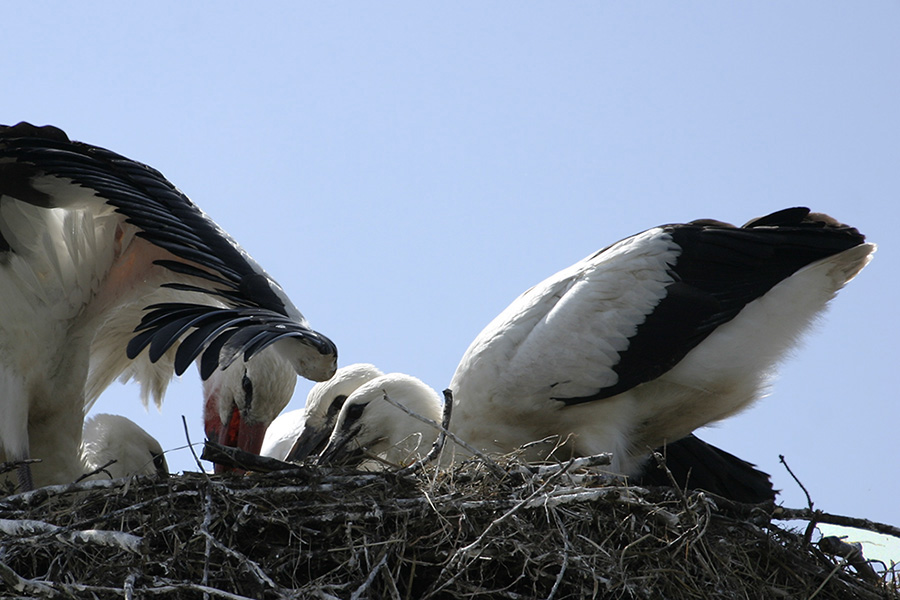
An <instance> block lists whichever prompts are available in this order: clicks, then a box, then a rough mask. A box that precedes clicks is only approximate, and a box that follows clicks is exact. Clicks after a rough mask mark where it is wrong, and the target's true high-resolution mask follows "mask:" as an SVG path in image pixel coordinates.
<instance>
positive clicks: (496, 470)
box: [384, 389, 507, 479]
mask: <svg viewBox="0 0 900 600" xmlns="http://www.w3.org/2000/svg"><path fill="white" fill-rule="evenodd" d="M384 399H385V400H387V401H388V402H389V403H390V404H393V405H394V406H396V407H397V408H399V409H400V410H402V411H403V412H405V413H406V414H408V415H409V416H411V417H413V418H414V419H418V420H419V421H422V422H423V423H427V424H428V425H431V426H432V427H434V428H435V429H437V430H438V431H441V432H442V433H444V434H446V435H447V437H449V438H450V439H451V440H453V441H454V442H455V443H456V444H458V445H460V446H462V447H463V448H464V449H465V450H466V451H467V452H468V453H470V454H472V455H473V456H476V457H478V458H479V459H480V460H481V461H482V462H483V463H484V464H485V465H486V466H487V467H488V469H489V470H490V471H491V472H492V473H493V474H494V475H495V476H496V477H497V478H498V479H503V478H504V477H506V476H507V472H506V471H505V470H504V469H503V467H501V466H500V465H498V464H497V463H496V462H494V461H493V460H492V459H491V458H490V457H488V456H487V455H486V454H484V453H483V452H481V451H480V450H478V449H477V448H475V447H474V446H471V445H470V444H469V443H468V442H466V441H465V440H463V439H461V438H460V437H458V436H457V435H456V434H455V433H453V432H452V431H450V430H449V429H448V428H447V427H442V426H441V425H438V424H437V423H435V422H434V421H432V420H431V419H429V418H427V417H423V416H422V415H420V414H417V413H415V412H413V411H411V410H409V409H408V408H406V407H405V406H403V405H402V404H400V403H399V402H397V401H396V400H394V399H392V398H390V397H388V395H387V394H385V395H384ZM444 402H445V403H447V402H449V403H451V404H452V403H453V392H452V391H451V390H449V389H447V390H444Z"/></svg>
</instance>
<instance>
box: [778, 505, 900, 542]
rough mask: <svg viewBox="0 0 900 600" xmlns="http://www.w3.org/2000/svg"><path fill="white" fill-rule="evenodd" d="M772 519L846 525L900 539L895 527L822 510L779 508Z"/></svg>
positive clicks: (898, 529)
mask: <svg viewBox="0 0 900 600" xmlns="http://www.w3.org/2000/svg"><path fill="white" fill-rule="evenodd" d="M772 518H773V519H778V520H780V521H794V520H797V521H814V522H816V523H828V524H830V525H844V526H845V527H855V528H856V529H865V530H866V531H874V532H875V533H883V534H884V535H890V536H893V537H896V538H900V527H894V526H893V525H888V524H886V523H878V522H876V521H869V520H868V519H858V518H856V517H845V516H842V515H833V514H831V513H826V512H822V511H820V510H810V509H808V508H784V507H782V506H779V507H777V508H776V509H775V510H774V511H772Z"/></svg>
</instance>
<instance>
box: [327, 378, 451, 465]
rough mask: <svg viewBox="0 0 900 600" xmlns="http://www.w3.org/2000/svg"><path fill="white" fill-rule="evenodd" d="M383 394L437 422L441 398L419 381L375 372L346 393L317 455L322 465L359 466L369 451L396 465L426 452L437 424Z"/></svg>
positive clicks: (435, 432) (438, 421)
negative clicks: (400, 406)
mask: <svg viewBox="0 0 900 600" xmlns="http://www.w3.org/2000/svg"><path fill="white" fill-rule="evenodd" d="M385 396H387V397H388V398H390V399H391V400H393V401H394V402H396V403H398V404H400V405H402V406H405V407H406V408H407V409H409V411H411V412H413V413H415V414H416V415H419V416H422V417H425V418H427V419H430V420H431V421H434V422H435V423H440V421H441V400H440V398H439V396H438V394H437V392H435V391H434V390H433V389H431V388H430V387H429V386H427V385H425V384H424V383H422V381H420V380H418V379H416V378H415V377H411V376H410V375H404V374H402V373H391V374H388V375H384V376H382V377H378V378H377V379H373V380H372V381H369V382H368V383H366V384H364V385H363V386H361V387H360V388H359V389H357V390H356V391H355V392H354V393H353V394H351V395H350V397H349V398H347V401H346V402H345V403H344V407H343V408H342V409H341V412H340V414H339V415H338V418H337V422H336V423H335V426H334V431H333V432H332V434H331V437H330V438H329V440H328V445H327V446H326V447H325V449H324V450H322V453H321V454H320V455H319V463H320V464H322V463H348V464H352V465H358V464H359V463H361V462H363V459H364V458H365V456H367V455H368V456H371V455H377V456H379V457H380V458H382V459H384V460H386V461H387V462H389V463H394V464H400V463H405V462H410V461H411V460H415V459H417V458H419V457H420V456H424V455H425V454H426V453H427V452H428V450H429V449H430V448H431V444H432V443H433V442H434V440H435V439H436V438H437V434H438V429H437V427H436V426H434V425H429V424H428V423H425V422H423V421H421V420H419V419H417V418H416V417H415V416H413V415H410V414H408V413H407V412H405V411H404V410H403V409H401V408H398V407H397V406H395V405H394V404H392V403H391V402H389V401H388V400H386V399H385Z"/></svg>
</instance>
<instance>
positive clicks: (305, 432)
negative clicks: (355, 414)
mask: <svg viewBox="0 0 900 600" xmlns="http://www.w3.org/2000/svg"><path fill="white" fill-rule="evenodd" d="M381 375H383V373H382V372H381V371H379V370H378V369H377V368H376V367H375V366H374V365H370V364H365V363H358V364H354V365H350V366H347V367H342V368H340V369H338V370H337V373H335V374H334V377H332V378H331V379H330V380H328V381H323V382H322V383H317V384H316V385H314V386H313V388H312V389H311V390H310V391H309V395H308V396H307V397H306V422H305V424H304V426H303V429H302V431H301V432H300V435H299V436H297V440H296V441H295V442H294V445H293V447H292V448H291V451H290V452H289V453H288V455H287V460H291V461H298V462H299V461H303V460H305V459H306V458H307V457H309V456H313V455H315V454H318V453H319V452H320V451H321V450H322V448H324V447H325V444H326V443H327V442H328V437H329V436H330V435H331V431H332V430H333V429H334V424H335V422H336V421H337V418H338V414H339V413H340V412H341V407H343V406H344V402H345V401H346V400H347V398H348V397H349V396H350V394H352V393H353V392H355V391H356V390H357V388H359V387H360V386H361V385H363V384H364V383H366V382H367V381H371V380H373V379H375V378H376V377H380V376H381Z"/></svg>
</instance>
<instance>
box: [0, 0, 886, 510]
mask: <svg viewBox="0 0 900 600" xmlns="http://www.w3.org/2000/svg"><path fill="white" fill-rule="evenodd" d="M5 23H6V26H5V27H4V35H3V42H4V44H3V45H4V52H3V53H2V56H0V66H2V70H0V73H2V78H3V86H2V87H3V92H2V95H0V108H2V110H0V116H2V121H3V122H6V123H12V122H16V121H19V120H23V119H24V120H30V121H32V122H35V123H39V124H43V123H53V124H56V125H58V126H60V127H62V128H64V129H65V130H66V131H67V132H68V133H69V134H70V135H71V136H72V137H73V138H75V139H80V140H84V141H87V142H91V143H94V144H97V145H101V146H105V147H108V148H110V149H113V150H115V151H117V152H120V153H123V154H125V155H127V156H130V157H132V158H135V159H137V160H141V161H143V162H146V163H149V164H151V165H153V166H155V167H156V168H158V169H160V170H161V171H162V172H163V173H165V174H166V175H167V176H168V177H169V179H171V180H172V181H173V182H174V183H175V184H176V185H178V186H179V187H181V188H182V189H183V190H184V191H185V192H186V193H188V195H190V196H191V197H192V198H193V199H194V201H195V202H196V203H197V204H199V205H200V206H201V207H202V208H203V209H204V210H206V211H207V212H208V213H209V214H210V215H211V216H212V217H213V218H214V219H215V220H216V221H217V222H218V223H219V224H220V225H222V226H223V227H224V228H225V229H226V230H227V231H229V232H230V233H231V234H232V235H233V236H234V237H235V238H236V239H237V240H239V241H240V243H241V244H242V245H243V246H244V247H245V248H246V249H247V250H248V251H249V252H250V253H251V254H253V255H254V257H255V258H256V259H257V260H258V261H259V262H260V263H261V264H262V265H264V266H265V268H266V269H267V270H268V271H269V272H270V273H271V274H272V275H273V276H274V277H275V278H276V279H278V280H279V281H280V282H281V284H282V285H283V286H284V287H285V289H286V290H287V292H288V293H289V294H290V295H291V297H292V298H293V299H294V302H295V303H296V304H297V305H298V306H299V307H300V309H301V310H302V311H303V312H304V313H305V314H306V316H307V317H308V318H309V320H310V321H311V322H312V324H313V325H314V326H315V327H316V328H317V329H319V330H320V331H322V332H324V333H326V334H327V335H328V336H330V337H331V338H332V339H333V340H334V341H335V342H336V343H337V344H338V346H339V349H340V356H341V363H342V364H349V363H351V362H360V361H365V362H373V363H375V364H377V365H378V366H379V367H380V368H382V369H383V370H385V371H403V372H407V373H411V374H414V375H417V376H419V377H420V378H422V379H423V380H425V381H426V382H428V383H429V384H431V385H433V386H434V387H435V388H437V389H443V388H444V387H446V385H447V384H448V383H449V381H450V377H451V375H452V373H453V371H454V369H455V367H456V364H457V362H458V360H459V358H460V356H461V355H462V353H463V351H464V350H465V349H466V347H467V346H468V344H469V342H470V341H471V340H472V339H473V338H474V337H475V335H476V334H477V333H478V332H479V331H480V330H481V328H482V327H484V325H486V324H487V323H488V321H489V320H490V319H491V318H492V317H493V316H494V315H496V314H497V313H498V312H499V311H500V310H501V309H503V308H504V307H505V306H506V305H507V304H508V303H509V302H511V301H512V300H513V298H515V297H516V296H517V295H518V294H519V293H521V292H522V291H524V290H525V289H526V288H528V287H529V286H531V285H533V284H534V283H537V282H538V281H540V280H541V279H543V278H544V277H546V276H548V275H550V274H551V273H554V272H555V271H557V270H559V269H561V268H563V267H565V266H568V265H569V264H571V263H573V262H575V261H576V260H579V259H581V258H582V257H584V256H585V255H587V254H589V253H591V252H593V251H594V250H596V249H598V248H601V247H603V246H606V245H607V244H609V243H611V242H613V241H615V240H618V239H620V238H622V237H625V236H628V235H631V234H633V233H636V232H638V231H641V230H644V229H647V228H649V227H651V226H654V225H658V224H662V223H668V222H681V221H686V220H690V219H694V218H700V217H712V218H717V219H721V220H725V221H731V222H737V223H743V222H744V221H746V220H748V219H749V218H751V217H754V216H758V215H762V214H765V213H767V212H770V211H772V210H776V209H779V208H784V207H787V206H794V205H808V206H810V207H812V208H813V209H814V210H818V211H823V212H827V213H830V214H832V215H833V216H835V217H837V218H838V219H841V220H843V221H845V222H849V223H851V224H853V225H855V226H857V227H859V228H860V229H861V230H862V231H863V232H864V233H866V234H867V235H868V236H869V238H870V240H871V241H874V242H876V243H878V244H879V245H880V249H879V251H878V253H877V254H876V257H875V260H874V261H873V262H872V264H871V265H870V266H869V267H868V268H867V269H866V270H865V271H864V272H863V273H862V274H861V276H860V277H859V278H858V279H857V280H856V281H854V282H852V283H851V284H850V286H849V287H848V288H847V289H845V290H844V291H843V292H842V293H841V294H840V296H839V297H838V298H837V300H836V301H835V302H834V303H833V305H832V310H831V311H830V312H829V314H828V315H827V317H826V318H825V319H824V320H823V321H822V322H821V323H820V324H819V327H818V328H817V330H816V331H815V332H814V333H813V335H810V336H809V337H808V338H807V340H806V343H805V344H804V346H803V347H802V349H801V350H800V351H798V352H797V353H796V356H795V357H794V358H792V359H791V360H789V361H787V362H786V363H785V364H784V365H783V366H782V368H781V371H780V376H779V378H778V379H777V381H776V382H775V385H774V387H773V388H772V393H771V395H770V396H769V397H767V398H765V399H764V400H762V401H760V402H759V403H758V404H757V405H755V406H754V407H753V408H751V409H750V410H748V411H747V412H746V413H744V414H743V415H741V416H739V417H737V418H732V419H730V420H728V421H726V422H725V423H723V424H721V425H719V426H717V427H715V428H712V429H705V430H701V431H700V432H699V433H700V435H701V436H702V437H703V438H705V439H707V440H708V441H710V442H712V443H715V444H718V445H720V446H722V447H724V448H726V449H728V450H729V451H731V452H733V453H736V454H738V455H740V456H742V457H744V458H745V459H747V460H750V461H752V462H755V463H757V464H759V465H760V466H761V467H762V468H763V469H765V470H767V471H768V472H770V473H772V475H773V477H774V480H775V483H776V486H777V487H778V488H781V489H782V490H783V494H782V499H783V500H784V502H785V503H786V504H788V505H790V506H801V505H803V504H804V503H805V500H804V498H803V495H802V493H801V491H800V490H799V489H798V488H797V486H796V485H795V484H794V483H793V482H792V481H791V479H790V478H789V476H788V475H787V474H786V472H785V471H784V470H783V468H782V467H781V466H779V464H778V455H779V454H784V455H786V456H787V458H788V460H789V462H790V464H791V466H792V468H793V469H794V470H795V472H796V473H797V474H798V475H799V477H800V478H801V479H802V480H803V482H804V483H805V484H806V486H807V487H808V488H809V490H810V492H811V494H812V496H813V499H814V500H815V501H816V503H817V506H818V507H819V508H822V509H824V510H828V511H833V512H838V513H847V514H852V515H855V516H859V517H868V518H871V519H875V520H881V521H888V522H892V523H894V524H898V522H900V516H898V513H897V512H896V498H897V496H898V492H900V489H898V488H900V483H898V482H900V473H898V471H900V407H898V402H897V400H898V394H897V391H896V385H895V384H894V377H895V375H896V372H897V368H898V358H900V353H898V350H897V347H898V339H900V326H898V319H897V309H896V307H897V297H898V276H900V268H898V264H900V258H898V250H897V246H898V242H900V235H898V233H897V223H898V221H900V209H898V200H900V35H898V31H900V4H898V3H897V2H887V1H881V2H879V1H871V2H864V3H847V2H843V3H838V2H821V1H815V2H812V1H809V2H791V3H772V2H766V3H760V2H754V3H732V2H728V3H686V2H679V3H670V2H665V3H664V2H656V3H654V2H641V3H622V2H615V3H614V2H582V3H567V4H565V5H560V4H558V3H534V2H515V3H505V2H492V3H475V2H470V3H465V2H464V3H452V4H445V5H443V6H440V7H436V6H435V5H433V4H431V3H418V2H416V3H413V2H410V3H394V2H385V3H377V4H376V3H363V2H357V3H341V4H337V3H301V2H290V3H288V2H271V3H262V4H259V3H257V4H249V3H227V2H224V3H215V4H211V3H199V2H198V3H181V2H153V3H140V4H138V3H113V2H97V3H87V4H85V3H69V2H65V3H64V2H41V3H18V5H16V6H15V7H10V8H8V9H7V10H6V17H5ZM308 388H309V384H307V383H306V382H301V383H300V384H299V385H298V390H297V394H296V395H295V398H294V400H293V401H292V404H291V408H296V407H299V406H302V404H303V401H304V399H305V397H306V392H307V390H308ZM97 410H101V411H105V412H117V413H121V414H125V415H126V416H129V417H131V418H133V419H135V420H137V421H138V422H139V423H141V424H142V425H144V426H145V427H146V428H147V429H148V430H149V431H150V432H151V433H153V434H154V435H156V436H157V437H158V438H159V439H160V440H161V441H162V443H163V445H164V447H167V448H174V447H176V446H179V445H181V444H182V443H183V441H184V436H183V433H182V428H181V423H180V418H181V415H185V416H186V417H187V418H188V420H189V424H190V428H191V434H192V436H193V439H194V440H195V441H200V440H201V438H202V426H201V420H200V413H201V397H200V384H199V380H198V377H197V375H196V374H195V373H194V372H191V373H190V374H189V375H187V376H185V377H184V378H183V379H182V380H181V381H180V382H175V383H173V385H172V387H171V388H170V394H169V396H168V398H167V400H166V403H165V405H164V406H163V410H162V413H161V414H160V413H157V411H156V410H155V409H152V408H151V410H150V411H149V412H145V411H144V410H143V408H142V407H141V405H140V402H139V400H138V391H137V388H136V387H133V386H128V387H123V386H120V385H118V384H116V385H115V386H114V387H113V388H111V389H110V390H108V391H107V393H106V395H105V396H104V398H103V399H102V400H101V402H100V403H99V404H98V406H97ZM168 458H169V463H170V465H172V467H173V468H174V469H176V470H181V469H194V468H195V466H194V464H193V461H192V459H191V457H190V454H189V453H187V452H186V451H183V450H182V451H176V452H173V453H170V454H169V457H168Z"/></svg>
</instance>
